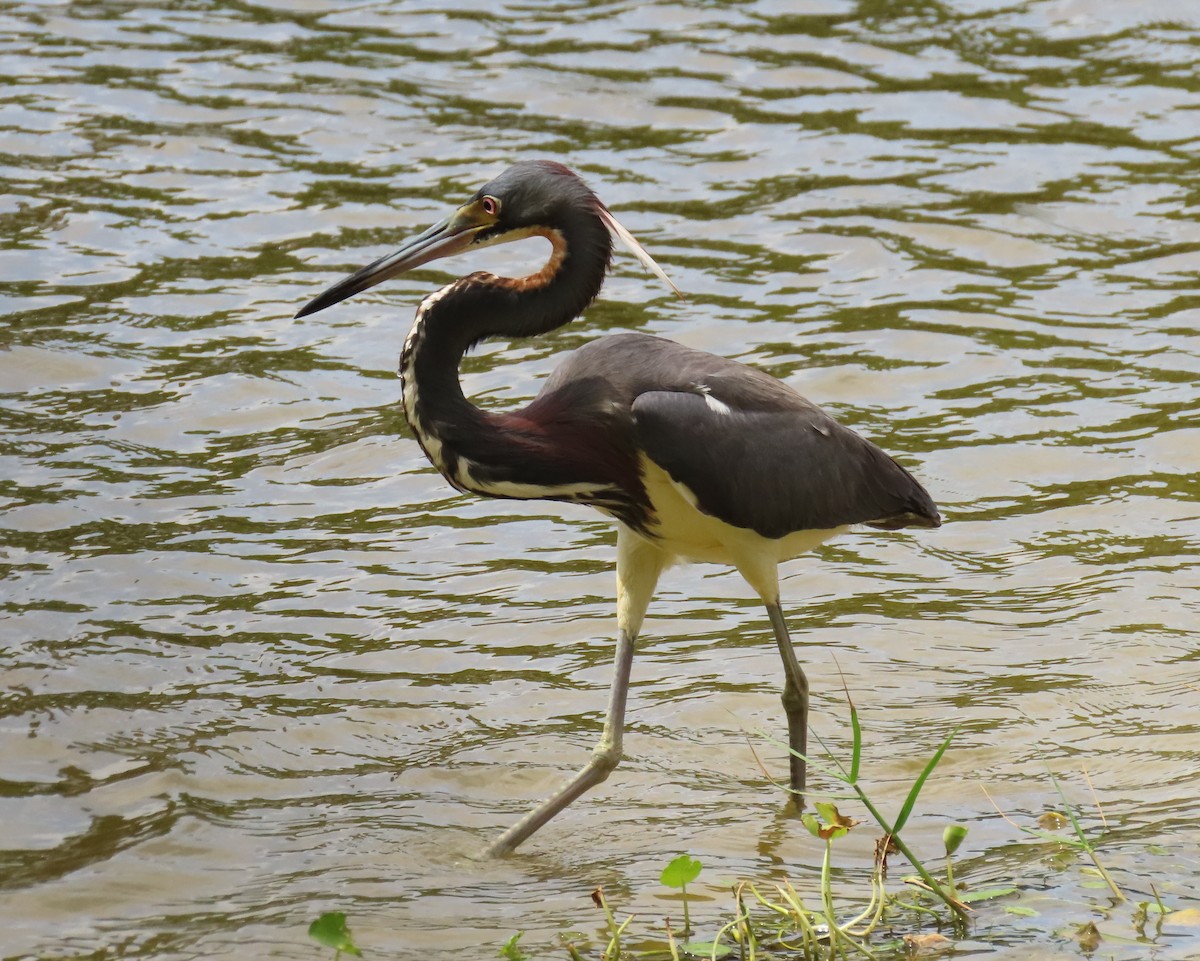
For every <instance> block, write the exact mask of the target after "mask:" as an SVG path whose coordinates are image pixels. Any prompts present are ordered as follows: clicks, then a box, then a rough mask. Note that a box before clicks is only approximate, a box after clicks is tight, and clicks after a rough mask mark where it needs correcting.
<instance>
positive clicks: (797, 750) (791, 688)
mask: <svg viewBox="0 0 1200 961" xmlns="http://www.w3.org/2000/svg"><path fill="white" fill-rule="evenodd" d="M767 615H768V616H769V617H770V618H771V627H772V628H773V629H774V631H775V643H776V644H778V645H779V655H780V657H782V658H783V674H784V683H783V710H784V712H785V713H786V714H787V722H788V746H789V747H790V748H791V749H792V754H791V767H790V772H791V785H792V790H793V791H795V792H797V794H799V793H802V792H803V791H804V769H805V763H804V758H803V757H797V755H798V754H800V755H807V754H808V678H807V677H805V676H804V669H803V668H801V667H800V662H799V661H797V660H796V651H795V649H794V648H793V647H792V638H791V635H790V634H788V629H787V621H785V620H784V619H783V609H782V608H781V607H780V606H779V599H778V598H776V599H775V600H774V601H768V602H767Z"/></svg>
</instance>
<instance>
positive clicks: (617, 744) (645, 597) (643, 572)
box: [484, 525, 666, 857]
mask: <svg viewBox="0 0 1200 961" xmlns="http://www.w3.org/2000/svg"><path fill="white" fill-rule="evenodd" d="M665 561H666V557H665V556H664V555H663V553H662V552H661V551H660V550H659V549H658V548H657V547H655V546H653V545H652V544H650V543H649V542H648V541H646V540H643V539H642V538H641V537H639V536H638V535H637V534H634V533H633V532H632V531H630V530H628V529H627V528H626V527H625V526H624V525H620V526H619V527H618V530H617V654H616V660H615V663H614V665H613V681H612V688H611V690H610V692H609V696H608V715H607V716H606V717H605V720H604V733H603V735H602V736H601V738H600V743H599V744H597V745H596V747H595V750H593V751H592V758H591V760H590V761H588V763H587V765H586V766H585V767H584V768H583V770H581V771H580V772H579V773H578V774H576V775H575V776H574V777H573V778H571V780H569V781H568V782H567V783H566V784H564V785H563V786H562V787H561V788H559V789H558V790H557V791H556V792H555V793H554V794H552V795H551V796H550V797H548V798H547V799H546V800H545V801H543V802H542V803H541V804H539V805H538V806H537V807H536V808H534V809H533V810H532V811H530V812H529V813H528V814H526V815H525V817H523V818H521V820H520V821H518V822H517V823H516V824H514V825H513V826H512V827H510V828H509V829H508V830H507V831H505V832H504V833H503V834H501V835H500V837H498V838H496V840H495V841H493V842H492V843H491V844H490V845H489V846H488V847H487V849H486V851H485V852H484V853H485V854H486V855H487V856H488V857H502V856H503V855H505V854H510V853H511V852H512V851H514V850H515V849H516V848H517V846H518V845H520V844H522V843H523V842H524V841H526V840H527V839H528V838H529V837H530V836H531V835H532V834H533V833H534V832H535V831H537V830H539V829H540V828H541V827H542V825H544V824H545V823H546V822H547V821H549V820H550V819H551V818H552V817H554V816H555V815H556V814H559V813H560V812H561V811H563V810H564V809H565V808H566V807H567V806H568V805H569V804H570V803H571V802H572V801H574V800H575V799H576V798H578V797H579V796H580V795H582V794H584V793H585V792H586V791H588V790H590V789H591V788H593V787H595V786H596V785H597V784H599V783H600V782H602V781H603V780H605V778H607V777H608V775H609V774H611V773H612V770H613V768H615V767H616V766H617V764H618V762H620V760H621V737H622V734H623V733H624V728H625V702H626V700H627V697H628V694H629V673H630V669H631V667H632V666H633V649H634V641H635V640H636V639H637V634H638V630H639V629H640V628H641V626H642V619H643V618H644V617H645V616H646V607H647V606H648V605H649V603H650V597H651V595H653V593H654V588H655V585H657V583H658V575H659V574H660V573H662V569H663V565H664V563H665Z"/></svg>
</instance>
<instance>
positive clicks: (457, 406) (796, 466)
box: [296, 161, 941, 855]
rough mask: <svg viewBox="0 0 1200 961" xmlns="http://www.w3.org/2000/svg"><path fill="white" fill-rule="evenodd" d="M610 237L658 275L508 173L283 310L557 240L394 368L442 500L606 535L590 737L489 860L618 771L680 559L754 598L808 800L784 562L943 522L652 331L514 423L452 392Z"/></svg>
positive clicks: (559, 383)
mask: <svg viewBox="0 0 1200 961" xmlns="http://www.w3.org/2000/svg"><path fill="white" fill-rule="evenodd" d="M612 234H616V235H617V236H618V237H620V238H621V239H622V240H623V241H624V242H625V243H627V244H628V245H629V246H630V247H631V248H632V249H633V250H634V252H635V253H636V254H638V256H639V258H640V259H642V261H643V263H645V264H646V265H647V266H649V267H650V268H651V269H653V270H654V271H655V272H656V273H658V274H659V275H660V276H661V277H663V279H664V280H665V279H666V275H665V274H663V273H662V272H661V271H660V270H659V269H658V267H657V265H655V264H654V262H653V260H651V259H650V257H649V255H648V254H646V252H645V251H644V250H643V249H642V248H641V246H640V245H639V244H638V243H637V241H636V240H634V239H633V237H632V236H631V235H630V234H629V233H628V231H626V230H625V229H624V228H623V227H622V226H621V225H620V224H618V223H617V221H616V219H615V218H614V217H613V216H612V214H611V213H610V212H609V210H608V208H607V207H605V206H604V204H602V203H601V202H600V200H599V199H598V198H597V197H596V196H595V194H593V193H592V191H591V190H590V189H588V187H587V186H586V185H585V184H584V182H583V181H582V180H581V179H580V178H579V177H578V176H576V175H575V174H574V173H573V172H572V171H570V170H568V169H567V168H566V167H564V166H563V165H561V164H558V163H553V162H549V161H534V162H525V163H519V164H516V165H515V166H513V167H510V168H509V169H508V170H506V171H504V173H502V174H501V175H500V176H499V177H497V178H496V179H495V180H493V181H491V182H490V183H488V184H486V185H484V186H483V187H482V188H481V189H480V190H479V191H478V192H477V193H476V194H475V196H474V197H472V198H471V199H470V200H469V201H468V202H467V203H466V204H464V205H463V206H462V207H459V208H458V210H456V211H455V212H454V213H453V214H452V215H451V216H450V217H448V218H447V219H446V220H443V221H442V222H441V223H438V224H435V225H434V226H432V227H430V228H429V229H428V230H426V231H425V232H424V233H422V234H420V235H418V236H417V237H415V238H413V239H412V240H410V241H409V242H408V243H407V244H405V245H404V246H403V247H401V248H400V249H399V250H397V251H396V252H395V253H392V254H389V255H387V256H386V257H382V258H380V259H379V260H376V261H375V262H374V263H371V264H368V265H367V266H366V267H363V268H362V269H361V270H359V271H357V272H356V273H354V274H352V275H350V276H349V277H347V278H345V279H344V280H341V281H339V282H338V283H336V284H334V285H333V286H332V287H330V288H329V289H328V290H326V291H325V292H324V293H323V294H321V295H320V296H319V297H317V298H316V299H315V300H313V301H312V302H311V303H309V304H308V305H307V306H306V307H305V308H304V309H303V310H301V311H300V312H299V313H298V314H297V315H296V316H297V317H303V316H305V315H306V314H311V313H313V312H315V311H318V310H322V309H324V308H326V307H328V306H330V305H331V304H336V303H338V302H339V301H341V300H344V299H346V298H347V297H351V296H353V295H354V294H357V293H359V292H360V291H363V290H366V289H367V288H368V287H372V286H374V285H375V284H378V283H380V282H381V281H383V280H386V279H387V278H389V277H393V276H395V275H396V274H399V273H402V272H404V271H406V270H412V269H413V268H414V267H419V266H420V265H421V264H425V263H428V262H429V261H431V260H435V259H437V258H439V257H447V256H449V255H451V254H455V253H458V252H459V251H463V250H468V249H474V248H477V247H484V246H488V245H490V244H499V243H507V242H509V241H513V240H521V239H523V238H525V237H530V236H541V237H545V238H547V239H548V240H549V241H550V244H551V254H550V259H549V261H548V262H547V264H546V266H545V267H543V268H542V269H541V270H540V271H538V272H537V273H535V274H531V275H529V276H528V277H518V278H510V277H497V276H495V275H493V274H490V273H485V272H478V273H473V274H469V275H467V276H466V277H460V278H459V279H458V280H456V281H454V282H453V283H452V284H450V285H448V286H446V287H443V288H442V289H441V290H439V291H437V292H436V293H432V294H430V295H428V296H427V297H426V298H425V299H424V300H423V301H421V305H420V306H419V307H418V308H417V315H416V319H415V320H414V322H413V326H412V330H411V332H410V333H409V335H408V339H407V340H406V341H405V344H404V351H403V353H402V355H401V359H400V376H401V379H402V385H403V386H402V395H403V399H404V414H405V416H406V417H407V418H408V423H409V425H410V426H411V427H412V430H413V433H414V434H415V435H416V438H417V441H418V442H419V443H420V445H421V447H422V449H423V450H424V451H425V454H426V456H427V457H428V458H429V460H430V461H431V462H432V464H433V465H434V467H436V468H437V469H438V470H439V471H440V472H441V473H442V476H443V477H445V478H446V480H448V481H449V482H450V483H451V484H452V485H453V486H454V487H456V488H457V489H458V490H460V491H470V492H472V493H476V494H482V495H484V496H487V497H508V498H518V499H536V498H540V499H546V500H557V501H570V502H572V503H578V504H588V505H590V506H592V507H595V508H597V509H598V510H600V511H603V512H604V513H605V514H608V515H610V516H611V517H613V518H614V519H615V520H616V523H617V650H616V666H615V670H614V677H613V682H612V689H611V692H610V695H609V704H608V714H607V717H606V719H605V723H604V733H603V736H602V737H601V740H600V743H599V744H598V745H597V747H596V749H595V751H594V752H593V754H592V758H591V760H590V761H589V762H588V764H587V765H586V766H585V767H584V768H583V769H582V770H581V771H580V772H579V773H578V774H576V775H575V776H574V777H573V778H572V779H571V780H570V781H569V782H568V783H567V784H565V785H564V786H563V787H562V788H561V789H560V790H558V791H557V792H556V793H555V794H553V795H552V796H551V797H550V798H548V799H547V800H546V801H544V802H543V803H542V804H540V805H539V806H538V807H536V808H534V809H533V810H532V811H531V812H530V813H529V814H527V815H526V816H525V817H524V818H523V819H521V820H520V821H518V822H517V823H516V824H515V825H513V826H512V827H511V828H509V829H508V830H507V831H505V832H504V833H503V834H502V835H501V836H500V837H499V838H497V839H496V840H495V841H494V842H493V843H492V845H491V846H490V847H489V848H488V853H490V854H495V855H501V854H507V853H509V852H510V851H512V850H513V849H514V848H516V847H517V845H519V844H521V843H522V842H523V841H525V840H526V839H527V838H528V837H529V836H530V835H532V834H533V833H534V832H535V831H537V830H538V829H539V828H540V827H542V825H544V824H545V823H546V822H547V821H549V820H550V819H551V818H552V817H554V816H555V815H556V814H558V813H560V812H561V811H562V810H563V809H564V808H566V807H567V805H569V804H570V803H571V802H572V801H574V800H575V799H576V798H578V797H579V796H580V795H581V794H583V793H584V792H585V791H587V790H589V789H590V788H592V787H594V786H595V785H597V784H599V783H600V782H601V781H603V780H604V779H605V778H607V777H608V775H609V773H610V772H611V771H612V770H613V768H614V767H616V765H617V762H618V761H620V759H621V739H622V731H623V726H624V718H625V701H626V694H627V692H628V689H629V674H630V667H631V665H632V660H633V650H634V641H635V639H636V638H637V635H638V630H639V628H640V627H641V624H642V619H643V617H644V616H645V613H646V607H647V605H648V604H649V602H650V597H651V595H652V594H653V592H654V588H655V586H656V585H657V583H658V578H659V575H660V574H661V572H662V571H663V569H664V568H665V567H667V566H668V565H669V564H671V563H672V562H673V561H676V560H680V559H682V560H691V561H709V562H715V563H720V564H731V565H733V566H734V567H736V568H737V569H738V571H739V572H740V573H741V574H742V576H743V577H744V578H745V579H746V580H747V581H748V582H749V583H750V586H751V587H753V588H754V590H755V591H756V592H757V593H758V595H759V597H761V598H762V600H763V602H764V603H765V604H766V607H767V614H768V617H769V618H770V622H771V627H772V629H773V631H774V634H775V642H776V644H777V645H778V647H779V653H780V654H781V655H782V657H783V670H784V689H783V706H784V710H785V712H786V714H787V721H788V743H789V745H790V747H791V750H792V754H791V759H790V782H791V788H792V790H793V791H795V792H797V793H799V792H802V791H803V790H804V774H805V765H804V760H803V755H804V754H805V752H806V750H807V747H806V741H807V730H808V681H807V679H806V678H805V675H804V671H803V670H802V669H801V667H800V664H799V662H798V661H797V659H796V654H795V652H794V650H793V649H792V641H791V638H790V637H789V635H788V629H787V624H786V622H785V621H784V617H783V611H782V609H781V607H780V603H779V578H778V572H777V568H778V565H779V563H780V562H781V561H784V560H788V559H789V558H792V557H795V556H797V555H798V554H800V553H802V552H804V551H808V550H811V549H812V548H814V547H816V546H817V545H819V544H821V543H823V542H824V541H826V540H828V539H829V538H831V537H833V536H834V535H836V534H839V533H842V532H843V531H845V530H846V529H847V528H848V527H849V526H850V525H852V524H867V525H869V526H871V527H877V528H884V529H887V530H892V529H895V528H901V527H937V526H939V525H940V523H941V518H940V516H939V515H938V512H937V508H936V507H935V506H934V504H933V501H932V500H931V499H930V497H929V494H928V493H926V491H925V489H924V488H923V487H922V486H921V485H920V484H919V483H918V482H917V481H916V480H915V479H914V478H913V477H912V475H911V474H909V473H908V471H906V470H905V469H904V468H903V467H901V466H900V465H899V464H897V463H896V461H894V460H893V459H892V458H891V457H889V456H888V455H887V454H885V453H884V452H883V451H881V450H880V449H879V448H878V447H876V446H875V445H874V444H871V443H870V442H869V441H866V440H864V439H863V438H862V437H860V436H859V435H858V434H856V433H854V432H853V431H851V430H849V429H848V428H846V427H843V426H842V425H841V424H839V423H838V422H837V421H835V420H834V419H833V418H832V417H830V416H829V415H828V414H827V413H825V412H824V411H823V410H821V408H819V407H817V406H816V405H815V404H812V403H810V402H809V401H807V400H805V399H804V398H803V397H801V396H800V395H799V394H797V393H796V392H795V391H793V390H792V389H791V388H790V387H788V386H786V385H785V384H783V383H781V382H780V381H778V380H776V379H775V378H773V377H771V376H770V375H768V374H766V373H764V372H763V371H760V370H757V369H755V368H753V367H748V366H746V365H745V364H742V363H739V362H737V361H733V360H729V359H727V358H725V357H718V356H715V355H713V354H708V353H704V352H702V351H698V350H692V349H691V348H688V347H684V346H682V345H680V344H676V343H674V342H672V341H669V340H664V339H662V338H660V337H651V336H647V335H645V334H616V335H613V336H608V337H602V338H600V339H599V340H596V341H593V342H591V343H589V344H587V345H585V346H584V347H581V348H580V349H579V350H577V351H575V353H574V354H572V355H571V356H570V357H568V358H567V359H566V360H565V361H564V362H563V363H562V365H561V366H559V367H558V369H557V370H555V372H554V373H553V374H551V376H550V377H549V379H548V380H547V381H546V383H545V385H544V386H543V388H542V390H541V392H540V393H539V394H538V395H537V397H536V398H535V399H534V401H533V402H532V403H531V404H530V405H529V406H528V407H525V408H523V409H522V410H518V411H512V412H505V413H495V412H492V411H484V410H480V409H479V408H477V407H475V406H474V405H473V404H471V403H470V402H469V401H468V400H467V399H466V398H465V397H464V396H463V392H462V387H461V385H460V384H459V379H458V378H459V372H458V368H459V362H460V361H461V360H462V357H463V355H464V354H465V353H466V351H468V350H469V349H470V348H471V347H472V346H473V345H475V344H477V343H479V342H480V341H482V340H485V339H487V338H491V337H506V338H515V337H535V336H537V335H539V334H545V333H548V332H549V331H552V330H554V329H556V328H558V327H561V326H563V325H564V324H567V323H569V322H570V321H571V320H573V319H575V318H576V317H578V316H579V314H580V313H582V312H583V310H584V308H585V307H587V306H588V304H590V303H591V302H592V300H593V299H594V298H595V297H596V295H597V294H598V293H599V291H600V285H601V284H602V283H603V281H604V275H605V272H606V271H607V270H608V265H609V260H610V259H611V257H612ZM668 283H670V282H669V281H668ZM672 286H673V285H672Z"/></svg>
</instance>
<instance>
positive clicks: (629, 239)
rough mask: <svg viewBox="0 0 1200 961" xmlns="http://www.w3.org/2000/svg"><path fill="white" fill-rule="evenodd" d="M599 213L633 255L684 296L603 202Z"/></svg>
mask: <svg viewBox="0 0 1200 961" xmlns="http://www.w3.org/2000/svg"><path fill="white" fill-rule="evenodd" d="M599 213H600V219H601V220H603V221H604V226H605V227H607V228H608V229H609V232H610V233H612V234H613V236H615V237H616V238H617V239H618V240H620V241H621V243H623V244H624V245H625V246H626V247H628V248H629V249H630V251H632V252H633V255H634V256H635V257H636V258H637V259H638V260H639V261H640V262H641V265H642V266H643V267H645V268H646V269H647V270H648V271H650V273H652V274H654V276H655V277H657V278H658V279H659V280H661V281H662V282H663V283H664V284H666V285H667V286H668V287H670V288H671V289H672V290H673V291H675V295H676V296H677V297H683V291H682V290H680V289H679V288H678V287H676V286H675V284H674V283H673V282H672V281H671V278H670V277H668V276H667V274H666V271H664V270H663V269H662V268H661V267H660V266H658V264H656V263H655V262H654V258H653V257H651V256H650V254H649V253H647V252H646V248H645V247H643V246H642V245H641V244H639V243H638V241H637V238H636V237H634V236H633V234H631V233H630V232H629V231H628V230H626V229H625V228H624V227H622V226H621V224H620V223H619V222H618V220H617V218H616V217H614V216H613V215H612V211H610V210H609V209H608V208H607V207H605V206H604V205H603V204H600V205H599ZM683 299H684V300H686V299H687V298H686V297H684V298H683Z"/></svg>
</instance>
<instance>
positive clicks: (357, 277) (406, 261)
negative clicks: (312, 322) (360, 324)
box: [296, 208, 488, 318]
mask: <svg viewBox="0 0 1200 961" xmlns="http://www.w3.org/2000/svg"><path fill="white" fill-rule="evenodd" d="M486 226H488V224H487V223H486V222H485V223H480V222H479V220H478V219H477V218H476V217H474V216H472V214H471V211H470V210H469V209H468V208H463V209H461V210H459V211H457V212H456V213H455V214H454V215H453V216H452V217H447V218H446V219H445V220H443V221H442V222H441V223H438V224H434V225H433V226H432V227H430V228H429V229H428V230H426V231H425V232H424V233H421V234H418V235H417V236H416V237H414V238H413V239H412V240H410V241H409V242H408V243H406V244H405V245H404V246H403V247H401V248H400V249H399V250H397V251H395V252H394V253H390V254H388V255H387V256H384V257H380V258H379V259H378V260H376V261H374V262H373V263H370V264H367V266H365V267H363V268H362V269H361V270H357V271H355V272H354V273H352V274H351V275H350V276H349V277H346V278H343V279H342V280H339V281H338V282H337V283H336V284H334V285H333V286H332V287H330V288H329V289H328V290H326V291H325V292H324V293H322V294H319V295H318V296H317V297H315V298H314V299H313V300H311V301H309V303H308V304H306V305H305V306H304V308H303V309H302V310H301V311H300V312H299V313H298V314H296V317H297V318H299V317H306V316H308V315H309V314H315V313H316V312H317V311H318V310H324V309H325V308H326V307H331V306H333V305H334V304H336V303H339V302H340V301H343V300H345V299H346V298H347V297H353V296H354V295H355V294H359V293H362V292H363V291H364V290H366V289H367V288H368V287H374V286H375V285H376V284H379V283H382V282H383V281H385V280H387V279H388V278H389V277H395V276H396V275H397V274H402V273H404V271H406V270H412V269H413V268H415V267H420V266H421V265H422V264H427V263H429V261H431V260H437V259H438V258H439V257H449V256H450V255H451V254H456V253H458V252H459V251H460V250H464V249H465V248H467V247H469V246H470V244H471V241H472V240H474V239H475V235H476V234H477V233H478V232H479V231H480V230H482V229H483V228H484V227H486Z"/></svg>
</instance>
